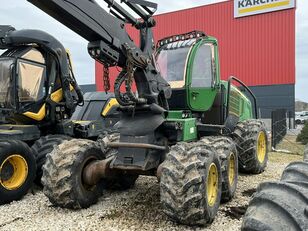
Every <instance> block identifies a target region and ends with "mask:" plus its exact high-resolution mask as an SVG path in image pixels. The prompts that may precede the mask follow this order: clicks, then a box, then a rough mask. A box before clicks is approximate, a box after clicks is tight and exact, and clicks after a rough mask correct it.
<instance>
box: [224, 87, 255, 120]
mask: <svg viewBox="0 0 308 231" xmlns="http://www.w3.org/2000/svg"><path fill="white" fill-rule="evenodd" d="M221 83H222V84H223V85H224V86H225V88H226V89H227V88H228V82H227V81H221ZM225 101H227V95H226V99H225ZM229 104H230V105H229V107H230V109H229V113H230V114H233V115H236V116H238V117H239V119H240V121H244V120H247V119H252V118H253V114H252V103H251V102H250V100H249V99H248V98H247V96H246V95H244V94H243V93H242V92H241V91H240V90H239V89H238V88H237V87H236V86H234V85H231V93H230V102H229Z"/></svg>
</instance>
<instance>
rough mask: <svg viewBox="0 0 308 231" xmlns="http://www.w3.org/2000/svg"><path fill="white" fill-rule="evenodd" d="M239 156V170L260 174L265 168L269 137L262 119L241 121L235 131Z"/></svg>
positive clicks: (234, 136)
mask: <svg viewBox="0 0 308 231" xmlns="http://www.w3.org/2000/svg"><path fill="white" fill-rule="evenodd" d="M233 139H234V141H235V143H236V147H237V150H238V158H239V170H240V171H241V172H243V173H252V174H258V173H261V172H263V171H264V170H265V168H266V166H267V161H268V138H267V132H266V130H265V124H264V122H263V121H261V120H246V121H243V122H239V123H238V124H237V126H236V128H235V131H234V133H233Z"/></svg>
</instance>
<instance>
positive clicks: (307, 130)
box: [296, 122, 308, 145]
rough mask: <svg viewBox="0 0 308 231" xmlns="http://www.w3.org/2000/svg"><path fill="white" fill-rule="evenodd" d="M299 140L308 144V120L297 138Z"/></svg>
mask: <svg viewBox="0 0 308 231" xmlns="http://www.w3.org/2000/svg"><path fill="white" fill-rule="evenodd" d="M296 141H297V142H301V143H302V144H304V145H306V144H308V122H306V123H305V125H304V127H303V129H302V131H301V133H300V134H299V135H298V136H297V138H296Z"/></svg>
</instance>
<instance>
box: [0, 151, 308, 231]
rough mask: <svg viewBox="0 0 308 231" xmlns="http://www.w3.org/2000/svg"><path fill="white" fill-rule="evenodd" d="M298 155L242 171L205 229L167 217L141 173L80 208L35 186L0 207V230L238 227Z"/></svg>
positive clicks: (152, 183) (153, 183)
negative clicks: (55, 202)
mask: <svg viewBox="0 0 308 231" xmlns="http://www.w3.org/2000/svg"><path fill="white" fill-rule="evenodd" d="M300 159H302V156H298V155H290V154H282V153H270V161H269V164H268V167H267V169H266V171H265V172H264V173H263V174H261V175H240V176H239V182H238V188H237V193H236V195H235V197H234V199H233V200H232V201H231V202H229V203H226V204H223V205H221V206H220V209H219V212H218V214H217V217H216V219H215V221H214V222H213V223H212V224H211V225H209V226H207V227H203V228H200V227H194V228H190V227H187V226H181V225H177V224H175V223H173V222H172V221H170V220H168V218H167V217H166V216H165V215H164V214H163V213H162V211H161V208H160V204H159V185H158V183H157V180H156V179H155V178H151V177H140V178H139V180H138V181H137V184H136V187H135V188H134V189H132V190H129V191H125V192H105V194H104V196H103V197H102V198H101V199H100V200H99V202H98V203H97V204H96V205H93V206H92V207H90V208H88V209H85V210H80V211H72V210H67V209H60V208H56V207H53V206H52V204H51V203H50V202H49V201H48V199H47V198H46V197H45V196H44V194H43V193H42V192H41V191H40V190H38V189H34V190H33V192H32V193H29V194H28V195H27V196H26V197H25V198H24V199H23V200H21V201H18V202H13V203H11V204H8V205H3V206H0V230H104V231H113V230H140V231H141V230H164V231H165V230H168V231H169V230H232V231H233V230H239V228H240V226H241V217H242V215H243V214H244V212H245V209H246V206H247V204H248V202H249V200H250V198H251V195H252V194H253V192H254V191H255V189H256V187H257V185H258V184H259V183H261V182H263V181H269V180H276V179H279V178H280V175H281V173H282V171H283V169H284V168H285V167H286V165H287V164H288V163H289V162H292V161H296V160H300Z"/></svg>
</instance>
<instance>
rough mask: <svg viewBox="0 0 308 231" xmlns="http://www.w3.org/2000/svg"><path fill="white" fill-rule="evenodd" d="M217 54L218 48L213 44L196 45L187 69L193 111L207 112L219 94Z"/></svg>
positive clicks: (188, 93) (189, 101)
mask: <svg viewBox="0 0 308 231" xmlns="http://www.w3.org/2000/svg"><path fill="white" fill-rule="evenodd" d="M215 52H217V47H215V45H214V44H213V43H211V42H201V43H199V44H196V47H195V48H194V50H193V52H192V53H191V57H190V61H189V64H188V69H187V75H188V76H187V77H188V78H187V80H188V82H187V85H188V86H187V87H188V92H187V102H188V105H189V107H190V109H191V110H193V111H207V110H209V109H210V108H211V106H212V105H213V103H214V100H215V97H216V94H217V85H216V84H217V76H216V75H217V73H216V69H217V68H216V62H215V56H216V55H215Z"/></svg>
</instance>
